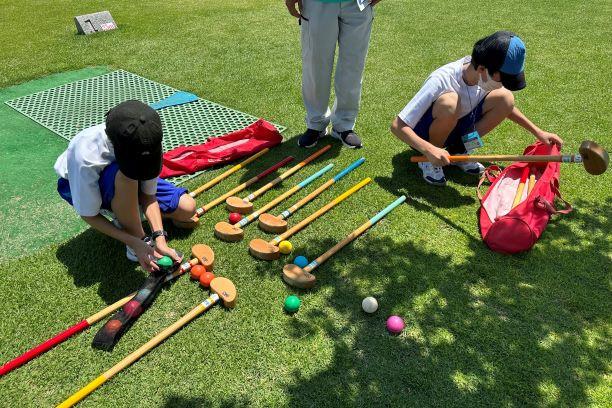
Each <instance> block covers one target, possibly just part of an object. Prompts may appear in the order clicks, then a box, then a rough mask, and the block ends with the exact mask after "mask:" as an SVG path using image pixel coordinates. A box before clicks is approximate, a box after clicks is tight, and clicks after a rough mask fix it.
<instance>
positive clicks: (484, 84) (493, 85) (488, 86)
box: [478, 73, 503, 93]
mask: <svg viewBox="0 0 612 408" xmlns="http://www.w3.org/2000/svg"><path fill="white" fill-rule="evenodd" d="M485 75H487V80H486V81H483V80H482V77H480V78H479V79H478V86H479V87H481V88H482V90H483V91H485V92H486V93H489V92H491V91H494V90H496V89H499V88H501V87H502V86H503V85H502V83H501V82H497V81H496V80H494V79H493V78H491V76H490V75H488V73H486V74H485Z"/></svg>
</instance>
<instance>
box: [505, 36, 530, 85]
mask: <svg viewBox="0 0 612 408" xmlns="http://www.w3.org/2000/svg"><path fill="white" fill-rule="evenodd" d="M500 40H502V41H501V42H502V44H503V43H504V42H505V43H506V44H507V46H506V56H505V58H504V62H503V64H502V66H501V67H500V69H499V72H500V74H501V83H502V84H503V85H504V87H505V88H506V89H509V90H511V91H518V90H520V89H523V88H525V86H527V83H526V82H525V54H526V52H527V50H526V49H525V44H523V41H521V39H520V38H519V37H517V36H504V37H503V38H500Z"/></svg>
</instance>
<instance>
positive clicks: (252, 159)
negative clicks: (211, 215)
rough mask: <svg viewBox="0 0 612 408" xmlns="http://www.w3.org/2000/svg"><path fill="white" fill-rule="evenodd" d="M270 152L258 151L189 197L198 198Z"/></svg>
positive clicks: (266, 149)
mask: <svg viewBox="0 0 612 408" xmlns="http://www.w3.org/2000/svg"><path fill="white" fill-rule="evenodd" d="M269 151H270V149H269V148H267V147H266V148H265V149H263V150H260V151H258V152H257V153H255V154H254V155H252V156H250V157H249V158H247V159H246V160H244V161H243V162H241V163H238V164H237V165H235V166H234V167H232V168H231V169H229V170H227V171H226V172H224V173H222V174H220V175H218V176H217V177H215V178H214V179H212V180H210V181H209V182H207V183H206V184H204V185H202V186H200V187H198V188H196V189H195V190H193V191H192V192H190V193H189V195H190V196H191V197H197V196H198V195H199V194H200V193H202V192H204V191H206V190H208V189H209V188H211V187H212V186H214V185H215V184H217V183H219V182H220V181H221V180H223V179H226V178H227V177H229V176H231V175H232V174H234V173H235V172H237V171H238V170H240V169H241V168H243V167H244V166H246V165H247V164H249V163H251V162H252V161H254V160H255V159H257V158H259V157H261V156H263V155H264V154H266V153H268V152H269Z"/></svg>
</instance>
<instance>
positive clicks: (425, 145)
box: [391, 116, 450, 166]
mask: <svg viewBox="0 0 612 408" xmlns="http://www.w3.org/2000/svg"><path fill="white" fill-rule="evenodd" d="M391 133H393V134H394V135H395V136H396V137H397V138H398V139H399V140H401V141H402V142H404V143H406V144H407V145H410V146H411V147H413V148H415V149H417V150H418V151H419V152H421V153H423V154H424V155H425V156H426V157H427V159H429V161H430V162H431V163H432V164H434V165H436V166H446V165H448V164H450V159H449V158H448V157H449V153H448V152H447V151H446V150H444V149H441V148H439V147H436V146H434V145H432V144H431V143H429V142H428V141H426V140H424V139H421V138H420V137H419V136H418V135H417V134H416V133H414V130H412V128H411V127H410V126H408V125H407V124H406V123H404V121H403V120H401V119H400V118H399V117H397V116H396V117H395V119H394V120H393V123H391Z"/></svg>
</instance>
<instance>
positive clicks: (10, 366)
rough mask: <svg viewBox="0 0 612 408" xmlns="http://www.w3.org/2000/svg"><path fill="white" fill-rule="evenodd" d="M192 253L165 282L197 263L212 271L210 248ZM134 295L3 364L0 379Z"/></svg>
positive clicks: (113, 309)
mask: <svg viewBox="0 0 612 408" xmlns="http://www.w3.org/2000/svg"><path fill="white" fill-rule="evenodd" d="M192 253H193V255H194V257H195V258H194V259H192V260H190V261H189V262H185V263H183V264H182V265H181V266H180V267H179V268H178V269H177V270H176V271H174V272H173V273H172V274H171V275H168V276H167V277H166V280H165V281H166V282H168V281H170V280H172V279H174V278H176V277H178V276H180V275H182V274H184V273H185V272H187V271H189V270H190V269H191V267H192V266H194V265H197V264H198V263H200V264H202V265H204V266H205V267H206V266H208V268H210V269H212V265H213V262H214V254H213V252H212V250H211V249H210V247H208V246H206V245H203V244H198V245H194V246H193V248H192ZM135 294H136V292H133V293H131V294H129V295H127V296H126V297H124V298H122V299H119V300H118V301H116V302H115V303H113V304H112V305H109V306H107V307H105V308H104V309H102V310H100V311H99V312H97V313H95V314H93V315H91V316H89V317H88V318H86V319H83V320H81V321H80V322H78V323H77V324H75V325H73V326H71V327H69V328H67V329H66V330H64V331H62V332H60V333H58V334H56V335H55V336H53V337H52V338H50V339H49V340H47V341H45V342H43V343H41V344H39V345H38V346H36V347H34V348H33V349H30V350H28V351H26V352H25V353H23V354H22V355H20V356H19V357H16V358H14V359H13V360H11V361H9V362H8V363H6V364H4V365H3V366H2V367H0V377H2V376H3V375H5V374H8V373H9V372H11V371H12V370H14V369H15V368H17V367H19V366H21V365H23V364H25V363H27V362H28V361H30V360H33V359H34V358H36V357H38V356H39V355H41V354H43V353H44V352H46V351H48V350H50V349H51V348H53V347H55V346H56V345H58V344H59V343H62V342H64V341H66V340H67V339H68V338H69V337H71V336H73V335H75V334H76V333H79V332H81V331H83V330H85V329H87V328H88V327H90V326H91V325H93V324H95V323H97V322H98V321H100V320H102V319H104V318H105V317H107V316H109V315H111V314H112V313H113V312H115V311H117V310H119V309H120V308H121V307H122V306H123V305H125V304H126V303H127V302H129V301H130V300H132V298H133V297H134V295H135Z"/></svg>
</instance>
